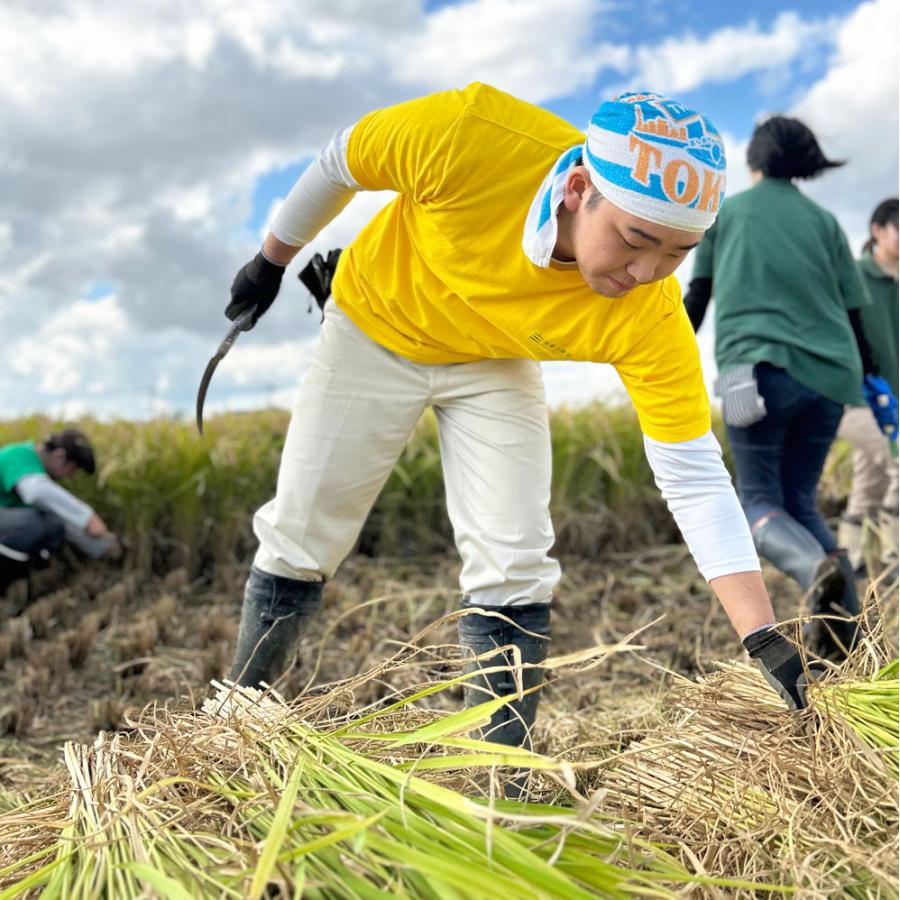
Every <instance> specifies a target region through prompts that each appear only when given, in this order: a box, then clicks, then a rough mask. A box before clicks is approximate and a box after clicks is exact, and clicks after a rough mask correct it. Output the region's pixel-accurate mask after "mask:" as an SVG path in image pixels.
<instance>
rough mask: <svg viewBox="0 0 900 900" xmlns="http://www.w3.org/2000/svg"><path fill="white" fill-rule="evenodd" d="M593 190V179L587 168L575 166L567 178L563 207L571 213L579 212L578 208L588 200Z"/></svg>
mask: <svg viewBox="0 0 900 900" xmlns="http://www.w3.org/2000/svg"><path fill="white" fill-rule="evenodd" d="M590 189H591V179H590V176H589V175H588V170H587V167H586V166H575V167H574V168H573V169H572V171H571V172H569V174H568V176H567V177H566V186H565V192H564V193H563V205H564V206H565V208H566V209H567V210H568V211H569V212H570V213H574V212H578V208H579V207H580V206H581V204H582V203H583V202H584V201H585V200H586V199H587V195H588V193H589V192H590Z"/></svg>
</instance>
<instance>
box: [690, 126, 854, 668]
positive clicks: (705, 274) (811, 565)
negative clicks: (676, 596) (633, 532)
mask: <svg viewBox="0 0 900 900" xmlns="http://www.w3.org/2000/svg"><path fill="white" fill-rule="evenodd" d="M747 163H748V166H749V168H750V171H751V175H752V180H753V186H752V187H751V188H750V189H749V190H746V191H743V192H742V193H739V194H736V195H734V196H733V197H730V198H728V200H727V201H726V202H725V203H724V205H723V207H722V211H721V213H720V215H719V218H718V220H717V221H716V223H715V225H713V227H712V228H711V229H710V230H709V231H708V232H707V234H706V236H705V237H704V239H703V242H702V244H701V245H700V247H699V248H698V250H697V258H696V261H695V264H694V271H693V277H692V281H691V286H690V290H689V291H688V294H687V296H686V297H685V305H686V307H687V311H688V315H689V316H690V318H691V321H692V323H693V325H694V328H695V329H697V328H698V327H699V326H700V323H701V322H702V321H703V316H704V313H705V310H706V307H707V304H708V302H709V300H710V298H711V297H713V298H714V299H715V301H716V309H715V324H716V362H717V365H718V369H719V380H718V384H717V393H718V394H719V395H720V396H721V397H722V406H723V416H724V418H725V423H726V426H727V430H728V439H729V442H730V443H731V447H732V451H733V455H734V462H735V468H736V470H737V483H738V492H739V496H740V500H741V504H742V506H743V507H744V512H745V514H746V516H747V520H748V522H749V523H750V528H751V532H752V534H753V539H754V542H755V544H756V547H757V550H758V551H759V554H760V556H762V557H763V558H764V559H767V560H768V561H769V562H771V563H772V564H773V565H775V566H776V567H777V568H778V569H780V570H781V571H782V572H784V573H785V574H787V575H789V576H791V577H792V578H793V579H794V580H795V581H797V582H798V583H799V584H800V586H801V587H802V588H803V589H804V591H806V592H807V594H808V597H809V602H810V607H811V609H810V611H811V612H812V613H813V614H815V615H816V616H817V618H816V619H814V620H813V621H812V623H811V624H810V626H809V627H808V630H807V635H806V643H807V647H808V648H809V649H810V650H811V651H812V652H814V653H816V654H817V655H819V656H822V657H827V658H830V659H833V660H839V659H841V658H843V657H844V656H845V655H846V653H847V652H848V651H849V650H850V648H852V646H853V645H854V643H855V641H856V635H857V630H856V629H857V626H856V622H855V621H854V617H855V616H856V615H857V614H858V613H859V601H858V598H857V593H856V583H855V578H854V573H853V569H852V566H851V565H850V563H849V561H848V559H847V554H846V552H845V551H844V550H842V549H841V548H839V546H838V543H837V541H836V540H835V536H834V535H833V534H832V532H831V530H830V529H829V527H828V525H827V524H826V522H825V520H824V519H823V517H822V515H821V514H820V512H819V510H818V509H817V506H816V488H817V485H818V482H819V478H820V476H821V474H822V469H823V466H824V464H825V458H826V456H827V455H828V450H829V448H830V447H831V444H832V442H833V441H834V437H835V434H836V433H837V429H838V425H839V424H840V421H841V417H842V415H843V410H844V406H845V404H850V405H853V404H860V403H862V402H863V397H862V392H861V387H862V385H863V376H864V368H863V364H862V357H863V356H865V357H866V358H868V356H869V353H868V348H867V346H866V342H865V337H864V335H863V334H862V329H861V323H860V315H859V311H860V308H861V307H863V306H865V305H866V304H867V303H868V302H869V300H868V295H867V293H866V289H865V286H864V285H863V282H862V279H861V278H860V274H859V272H858V270H857V267H856V263H855V261H854V259H853V255H852V253H851V251H850V247H849V244H848V243H847V238H846V237H845V235H844V232H843V231H842V230H841V227H840V225H839V224H838V222H837V220H836V219H835V217H834V216H833V215H832V214H831V213H829V212H828V211H827V210H825V209H823V208H822V207H821V206H819V205H818V204H816V203H814V202H813V201H812V200H810V199H809V198H808V197H806V196H805V195H804V194H803V193H801V191H800V190H799V189H798V188H797V187H796V185H795V184H794V180H795V179H802V178H814V177H816V176H817V175H820V174H821V173H822V172H824V171H826V170H827V169H829V168H833V167H835V166H839V165H842V163H839V162H832V161H831V160H829V159H827V158H826V157H825V155H824V154H823V152H822V150H821V148H820V147H819V144H818V142H817V140H816V138H815V135H813V133H812V132H811V131H810V130H809V128H807V127H806V126H805V125H804V124H803V123H802V122H800V121H798V120H797V119H789V118H785V117H783V116H773V117H772V118H770V119H768V120H767V121H765V122H763V123H762V124H761V125H759V126H758V127H757V128H756V130H755V131H754V133H753V136H752V138H751V140H750V144H749V146H748V149H747Z"/></svg>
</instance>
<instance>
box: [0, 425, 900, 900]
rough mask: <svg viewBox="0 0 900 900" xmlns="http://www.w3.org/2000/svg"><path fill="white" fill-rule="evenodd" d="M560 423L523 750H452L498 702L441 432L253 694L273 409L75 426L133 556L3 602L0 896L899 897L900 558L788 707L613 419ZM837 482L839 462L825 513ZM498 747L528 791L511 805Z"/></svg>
mask: <svg viewBox="0 0 900 900" xmlns="http://www.w3.org/2000/svg"><path fill="white" fill-rule="evenodd" d="M552 424H553V440H554V450H555V454H556V470H555V473H554V517H555V520H556V523H557V531H558V533H559V537H560V540H559V553H560V555H561V558H562V562H563V571H564V577H563V581H562V583H561V585H560V588H559V592H558V596H557V598H556V600H555V613H554V645H553V651H552V652H553V653H554V658H553V660H552V671H551V672H550V675H549V680H548V684H547V686H546V688H545V690H544V699H543V700H542V707H541V712H540V715H539V718H538V722H537V724H536V727H535V734H534V746H535V752H534V754H530V755H529V754H524V753H523V752H519V753H518V754H516V753H512V752H511V751H509V750H508V749H504V750H500V749H499V748H497V747H495V746H493V745H490V744H481V743H479V742H475V741H472V740H470V739H469V738H468V737H467V734H468V732H469V731H470V730H471V728H472V727H473V725H474V724H476V722H477V720H478V718H479V717H481V718H484V717H485V716H487V715H488V714H489V711H490V710H489V705H488V706H487V707H485V708H482V709H481V710H479V711H475V712H474V713H471V712H470V713H465V712H462V711H461V695H462V690H461V678H462V675H461V668H460V665H459V659H458V656H459V654H458V648H457V647H456V646H455V619H454V612H455V611H456V609H457V608H458V601H459V597H458V591H457V588H456V572H457V566H458V562H457V560H456V558H455V554H454V552H453V551H452V548H451V547H450V544H449V525H448V524H447V522H446V519H445V516H444V513H443V508H442V507H443V498H442V487H441V480H440V466H439V459H438V456H437V442H436V436H435V433H434V428H433V423H431V422H429V421H428V420H427V419H426V420H425V421H424V422H423V423H422V426H421V428H420V431H419V432H418V433H417V434H416V436H415V439H414V440H413V441H412V442H411V444H410V446H409V448H408V450H407V452H406V453H405V455H404V458H403V459H402V460H401V462H400V464H399V465H398V468H397V470H396V471H395V473H394V475H393V476H392V478H391V480H390V482H389V484H388V485H387V487H386V489H385V491H384V493H383V495H382V497H381V498H380V499H379V502H378V504H377V506H376V508H375V509H374V510H373V514H372V516H371V517H370V520H369V522H368V523H367V525H366V528H365V530H364V533H363V535H362V536H361V539H360V544H359V548H358V550H359V552H358V553H357V554H355V555H354V556H352V557H351V558H350V559H349V560H348V561H347V563H346V564H345V565H344V567H343V568H342V570H341V572H340V573H339V575H338V577H336V578H335V579H334V580H333V581H332V582H330V583H329V584H328V585H327V586H326V602H325V609H326V611H327V612H326V615H325V616H323V617H322V619H321V620H320V621H319V622H317V623H316V624H315V625H314V626H313V627H312V628H311V629H310V633H309V634H308V635H307V636H306V638H305V639H304V641H303V643H302V645H301V648H300V652H299V654H298V659H297V662H296V664H295V666H294V667H293V669H292V670H291V671H290V672H289V673H288V676H287V677H286V678H285V679H284V680H283V681H281V682H280V683H279V685H278V693H277V694H274V695H266V696H265V697H258V696H255V695H254V694H253V693H252V692H245V691H235V690H233V689H231V688H230V687H229V686H228V685H226V684H222V683H221V681H220V680H219V679H220V678H221V676H222V673H223V672H224V671H226V670H227V668H228V664H229V662H230V654H231V651H232V649H233V641H234V637H235V633H236V628H237V622H238V615H239V608H240V593H241V588H242V584H243V578H244V576H245V574H246V565H247V558H248V554H249V552H250V550H251V547H252V541H251V535H250V532H249V528H248V525H249V514H250V512H251V511H252V509H253V508H254V507H255V506H256V505H258V504H259V503H260V502H262V501H263V500H265V499H266V498H267V497H268V495H269V493H270V491H271V488H272V485H273V484H274V478H275V473H276V471H277V461H278V454H279V451H280V442H281V440H282V435H283V428H284V425H285V418H284V416H283V415H282V414H280V413H275V412H272V413H260V414H253V415H246V416H229V417H222V418H219V419H212V420H210V422H209V425H208V435H207V437H206V438H204V439H202V440H201V439H198V438H197V437H196V436H195V435H194V434H193V433H192V430H191V427H190V425H189V424H186V423H178V422H172V421H157V422H153V423H147V424H143V425H140V424H135V423H124V422H122V423H110V424H95V423H82V425H83V427H85V428H86V430H88V431H89V432H90V433H91V434H92V435H94V436H95V437H96V443H97V448H98V456H99V458H100V467H99V477H98V478H97V479H96V481H95V482H94V481H91V480H89V479H85V480H83V481H80V482H77V483H76V484H75V485H73V487H74V489H75V490H76V491H77V492H78V493H79V494H81V495H82V496H85V497H86V499H89V501H90V502H92V503H93V504H94V505H95V506H96V507H97V508H98V510H99V511H100V513H101V515H103V516H104V517H105V518H106V519H107V520H108V521H109V522H110V524H111V525H112V526H113V527H115V528H117V529H118V530H119V531H120V532H121V533H122V535H123V537H125V539H126V543H127V545H128V554H127V557H126V560H125V563H124V568H123V567H116V566H113V565H111V564H108V563H100V564H90V565H88V564H86V563H84V562H83V561H81V560H78V559H76V558H75V557H74V556H71V555H68V556H67V557H66V558H64V559H62V560H60V561H57V562H56V563H55V564H54V565H53V566H51V567H50V568H49V569H48V570H46V571H43V572H39V573H37V575H36V578H35V588H36V595H37V599H36V601H35V602H33V603H31V604H30V605H26V604H25V602H24V601H25V598H24V594H23V592H22V590H21V589H20V588H18V587H16V588H14V589H12V590H11V591H10V592H9V594H8V595H7V597H6V598H5V599H0V732H2V736H0V898H5V897H20V896H21V897H26V896H27V897H31V896H47V897H85V898H86V897H115V898H120V897H179V898H181V897H300V896H303V897H366V898H368V897H386V896H400V897H416V898H417V897H441V898H443V897H453V898H457V897H458V898H464V897H465V898H468V897H485V898H501V897H502V898H505V897H523V898H526V897H560V898H562V897H634V896H647V897H674V896H695V897H747V898H750V897H759V896H799V897H823V898H825V897H836V896H847V897H872V898H875V897H895V896H897V852H898V848H897V673H896V657H897V584H896V574H895V573H894V572H892V570H891V569H890V568H888V569H886V570H884V571H883V573H881V572H879V573H878V574H879V575H880V578H876V579H875V580H873V581H872V582H871V583H870V585H869V592H868V603H867V607H866V614H865V624H866V635H867V637H866V640H865V642H864V644H863V646H862V647H861V649H860V650H859V651H858V653H857V654H856V655H855V656H854V658H853V659H852V660H851V661H850V662H849V663H848V664H846V665H845V666H844V667H843V668H842V669H841V670H840V671H836V670H835V671H832V672H831V673H830V674H829V676H828V678H827V679H826V680H825V681H824V682H822V684H821V685H818V686H817V687H818V690H817V692H816V695H815V697H814V702H813V705H812V708H811V709H810V710H808V711H806V712H804V713H803V714H801V715H799V716H796V715H791V714H789V713H788V712H787V711H786V710H784V709H783V708H782V706H781V703H780V701H779V700H778V699H777V697H775V696H774V694H772V693H771V691H770V690H769V688H768V687H767V686H766V685H765V683H764V682H763V680H762V678H761V676H759V675H758V673H757V672H756V670H755V669H753V668H750V667H749V666H747V665H745V664H744V663H743V662H742V661H741V659H740V655H739V650H740V646H739V644H738V642H737V640H736V638H735V637H734V636H733V634H732V633H731V631H730V628H729V626H728V625H727V622H726V621H725V617H724V614H722V613H721V612H720V611H719V610H718V608H717V605H716V603H715V601H714V598H713V597H712V595H711V593H710V591H709V589H708V587H707V586H706V585H705V584H704V583H703V581H702V579H700V577H699V576H698V575H697V573H696V570H695V569H694V567H693V565H692V563H691V561H690V558H689V556H688V555H687V553H686V551H685V549H684V548H683V547H682V546H681V545H680V544H679V543H678V542H677V539H676V534H675V530H674V525H673V524H672V523H671V521H670V519H669V517H668V513H667V512H666V510H665V508H664V506H663V505H662V502H661V501H660V500H659V498H658V496H657V494H656V491H655V488H654V487H653V484H652V477H651V475H650V472H649V469H648V467H647V466H646V464H645V463H644V462H643V458H642V449H641V442H640V435H639V433H638V432H637V429H636V427H635V424H634V422H633V419H632V418H631V415H630V414H629V413H628V412H626V411H621V410H606V409H602V408H589V409H584V410H577V411H565V410H563V411H558V412H557V413H556V414H555V416H554V418H553V423H552ZM51 425H52V423H48V422H46V421H44V420H37V419H34V420H20V421H17V422H10V423H2V424H0V443H3V442H6V441H8V440H14V439H18V438H20V437H35V436H38V435H40V434H42V433H44V432H46V431H49V430H50V427H51ZM846 478H847V466H846V457H845V454H843V452H842V451H841V450H840V448H839V450H838V452H837V453H835V455H834V457H833V459H832V460H831V461H830V465H829V471H828V473H827V478H826V482H825V496H824V497H823V502H824V505H825V507H826V508H828V509H831V510H832V511H834V510H836V509H838V508H839V506H840V503H841V498H842V495H843V493H844V492H845V489H846ZM873 562H874V560H873ZM875 568H877V567H876V566H874V565H873V571H874V569H875ZM767 579H768V582H769V585H770V588H771V589H772V593H773V598H774V601H775V604H776V609H777V611H778V614H779V616H780V617H781V618H784V619H792V618H797V617H798V616H800V615H802V612H803V607H802V598H801V597H800V596H799V595H798V592H797V591H796V590H795V588H794V586H793V585H792V584H791V583H789V582H787V581H786V580H785V579H783V578H782V577H781V576H779V575H778V574H777V573H773V572H767ZM502 702H503V698H499V699H498V700H495V701H491V703H494V704H496V703H502ZM512 765H514V766H515V767H516V768H521V767H527V768H529V769H530V770H531V775H530V782H529V795H528V802H522V803H515V802H513V801H507V800H504V799H502V793H501V792H500V790H499V784H500V781H501V780H502V776H503V772H504V771H505V770H506V769H507V768H508V767H509V766H512Z"/></svg>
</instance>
